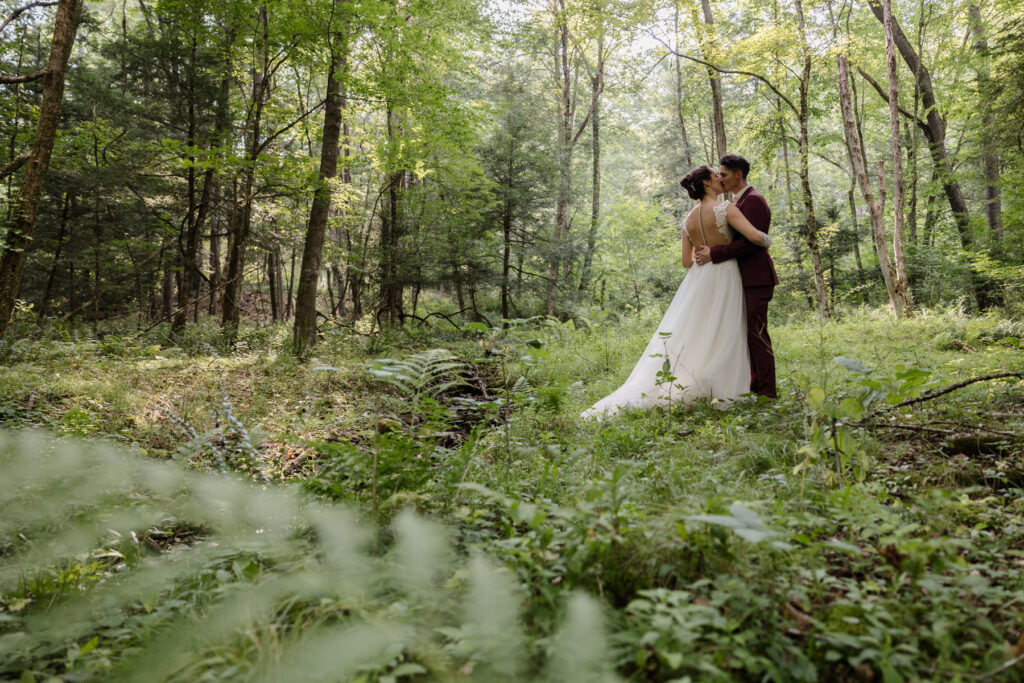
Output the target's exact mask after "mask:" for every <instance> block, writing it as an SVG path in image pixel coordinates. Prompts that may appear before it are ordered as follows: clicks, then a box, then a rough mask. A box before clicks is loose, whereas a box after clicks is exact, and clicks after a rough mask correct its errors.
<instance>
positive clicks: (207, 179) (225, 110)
mask: <svg viewBox="0 0 1024 683" xmlns="http://www.w3.org/2000/svg"><path fill="white" fill-rule="evenodd" d="M233 43H234V31H233V30H231V29H229V30H228V31H227V44H226V46H225V63H224V71H223V72H222V74H221V80H220V87H219V90H218V93H217V109H216V113H215V115H214V130H213V140H212V144H211V145H210V146H211V148H213V149H215V150H216V154H217V156H219V157H221V158H222V159H223V157H224V155H225V147H226V145H227V144H228V140H227V138H228V134H229V133H230V129H231V62H230V61H229V60H228V59H226V57H227V55H229V54H230V50H231V46H232V44H233ZM195 49H196V46H195V39H194V38H193V44H192V57H193V61H194V60H195ZM189 83H190V87H189V92H190V97H192V98H193V99H192V100H190V102H189V137H190V142H189V146H190V148H191V147H192V146H193V145H194V144H195V139H194V138H195V127H196V123H195V111H194V110H195V102H194V93H192V91H193V90H194V88H193V87H192V85H191V83H192V77H191V76H190V78H189ZM193 162H194V159H193ZM194 169H195V167H194V164H193V165H191V166H190V167H189V180H188V182H189V210H188V213H187V220H186V222H187V231H186V234H185V249H184V254H183V257H182V269H181V287H180V289H179V290H178V310H177V311H176V312H175V315H174V322H173V323H172V324H171V331H172V332H173V333H177V332H180V331H181V330H182V329H184V327H185V322H186V317H187V315H188V311H187V308H188V304H189V302H190V301H191V300H192V299H194V298H196V294H197V293H198V292H199V285H200V281H201V280H202V278H203V276H202V271H201V266H200V263H199V242H200V239H201V238H202V235H203V229H204V227H205V226H206V221H207V218H208V216H209V214H210V206H211V204H212V202H213V197H214V192H213V189H214V175H215V166H214V165H212V164H211V165H210V167H209V168H207V169H206V171H205V172H204V173H203V189H202V192H201V195H200V197H199V201H198V203H196V202H194V199H193V197H194V194H195V187H194V186H195V170H194ZM218 247H219V245H218ZM218 250H219V249H218ZM218 258H219V254H218ZM197 303H198V302H197Z"/></svg>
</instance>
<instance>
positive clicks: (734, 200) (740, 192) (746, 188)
mask: <svg viewBox="0 0 1024 683" xmlns="http://www.w3.org/2000/svg"><path fill="white" fill-rule="evenodd" d="M753 189H754V186H753V185H751V184H750V183H747V185H746V187H744V188H743V189H742V190H740V191H739V193H738V194H737V195H736V197H735V198H734V199H733V200H732V201H733V202H734V203H735V202H738V201H739V200H740V197H742V196H743V195H745V194H746V193H747V190H753Z"/></svg>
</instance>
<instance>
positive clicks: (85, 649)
mask: <svg viewBox="0 0 1024 683" xmlns="http://www.w3.org/2000/svg"><path fill="white" fill-rule="evenodd" d="M99 642H100V639H99V636H93V637H92V640H90V641H89V642H88V643H86V644H85V645H83V646H82V647H81V648H80V649H79V650H78V654H81V655H85V654H89V653H90V652H92V651H93V650H95V649H96V646H97V645H99Z"/></svg>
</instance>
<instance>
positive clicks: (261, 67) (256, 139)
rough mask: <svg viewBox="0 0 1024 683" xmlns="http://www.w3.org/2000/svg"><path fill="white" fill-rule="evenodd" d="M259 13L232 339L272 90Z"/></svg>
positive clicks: (233, 271)
mask: <svg viewBox="0 0 1024 683" xmlns="http://www.w3.org/2000/svg"><path fill="white" fill-rule="evenodd" d="M258 12H259V13H258V17H257V31H258V32H259V35H258V37H257V47H256V53H257V54H256V57H257V60H256V61H257V64H256V67H255V69H254V70H253V81H252V107H251V110H252V115H251V118H250V121H249V139H248V140H247V144H246V155H245V165H244V166H243V170H242V207H243V208H242V214H241V216H240V217H239V220H238V221H237V224H236V225H234V226H233V228H234V231H233V234H232V236H231V238H230V239H229V240H228V262H227V269H226V270H227V272H226V273H225V284H224V300H223V306H222V311H221V327H222V329H223V331H224V334H225V336H226V337H227V338H228V340H229V341H231V342H233V341H234V339H235V338H236V337H237V334H238V324H239V322H240V319H241V301H242V293H243V290H244V288H245V282H244V281H243V278H244V273H245V250H246V248H248V246H249V233H250V232H251V230H252V209H253V200H254V196H253V192H254V186H255V183H256V161H257V159H258V157H259V152H260V133H261V131H260V128H261V125H262V122H263V106H264V104H265V102H266V99H267V94H268V92H269V87H270V83H269V71H270V52H269V45H268V43H269V40H270V36H269V32H270V31H269V26H268V21H269V19H268V16H267V6H266V5H260V8H259V11H258Z"/></svg>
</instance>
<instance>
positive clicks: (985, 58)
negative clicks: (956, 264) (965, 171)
mask: <svg viewBox="0 0 1024 683" xmlns="http://www.w3.org/2000/svg"><path fill="white" fill-rule="evenodd" d="M967 11H968V14H969V16H970V20H971V31H972V32H973V33H974V49H975V50H977V52H978V60H979V62H978V64H979V66H978V99H979V102H978V105H979V108H980V109H981V149H982V153H981V154H982V166H983V167H984V170H985V217H986V219H987V220H988V231H989V234H990V235H991V236H992V241H993V242H1000V241H1002V239H1003V209H1002V199H1001V197H1000V194H999V166H1000V161H999V145H998V141H997V139H996V134H995V116H994V115H993V114H992V99H993V96H994V95H995V93H992V92H991V86H990V84H989V83H990V80H991V75H990V70H991V67H990V64H989V60H990V53H989V49H988V40H987V39H986V38H985V24H984V23H983V22H982V20H981V7H980V5H979V3H978V2H976V1H975V2H972V3H971V4H970V5H968V8H967Z"/></svg>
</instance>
